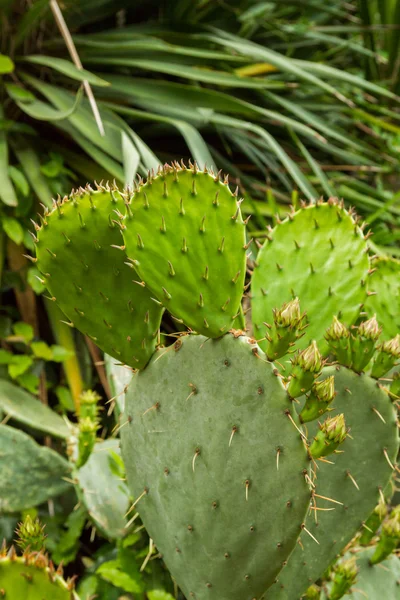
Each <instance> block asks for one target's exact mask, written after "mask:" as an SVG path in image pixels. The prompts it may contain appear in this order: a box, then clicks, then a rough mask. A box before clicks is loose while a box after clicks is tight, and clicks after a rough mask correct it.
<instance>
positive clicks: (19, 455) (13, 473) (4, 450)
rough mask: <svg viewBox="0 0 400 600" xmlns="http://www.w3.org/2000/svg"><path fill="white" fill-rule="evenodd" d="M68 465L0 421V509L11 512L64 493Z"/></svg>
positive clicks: (68, 474)
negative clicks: (0, 423)
mask: <svg viewBox="0 0 400 600" xmlns="http://www.w3.org/2000/svg"><path fill="white" fill-rule="evenodd" d="M68 476H70V466H69V464H68V462H67V461H66V460H65V459H64V458H62V456H60V455H59V454H57V452H55V451H54V450H51V449H50V448H46V447H45V446H39V444H37V443H36V442H35V441H34V440H33V439H32V438H31V437H30V436H29V435H27V434H26V433H23V432H22V431H21V430H19V429H14V427H9V426H7V425H0V489H1V511H2V512H3V513H15V512H19V511H21V510H25V509H27V508H32V507H33V506H38V505H39V504H42V503H43V502H46V500H48V499H49V498H53V497H54V496H58V495H60V494H63V493H65V492H66V491H67V490H68V488H69V487H70V484H68V483H66V481H64V480H63V478H64V477H68Z"/></svg>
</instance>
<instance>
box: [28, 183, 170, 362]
mask: <svg viewBox="0 0 400 600" xmlns="http://www.w3.org/2000/svg"><path fill="white" fill-rule="evenodd" d="M124 202H125V198H124V196H123V194H122V193H121V192H119V191H118V190H117V189H114V188H113V187H110V186H106V187H99V189H98V190H96V191H93V190H92V189H91V188H90V187H86V188H85V189H79V190H78V191H77V192H73V193H72V194H71V195H70V196H69V197H65V198H63V199H62V200H60V201H57V202H55V203H54V208H53V210H52V211H51V212H48V211H46V212H45V214H44V216H43V217H42V220H41V225H37V226H36V236H37V238H36V256H37V259H36V260H37V266H38V268H39V270H40V271H41V273H42V275H43V281H44V283H45V285H46V287H47V288H48V290H49V292H50V295H51V297H52V300H54V301H55V302H57V304H58V305H59V307H60V308H61V310H62V311H63V312H64V314H65V315H67V317H68V319H69V324H70V325H71V326H75V327H76V328H77V329H79V330H80V331H82V332H83V333H85V334H87V335H89V336H90V337H91V338H92V339H93V340H94V341H95V342H96V344H97V345H98V346H99V347H100V348H102V349H103V350H104V351H105V352H107V353H108V354H111V355H112V356H114V357H115V358H117V359H118V360H120V361H121V362H123V363H125V364H128V365H130V366H132V367H134V368H142V367H143V366H144V365H145V364H146V363H147V362H148V360H149V358H150V356H151V355H152V353H153V351H154V349H155V346H156V342H157V334H158V330H159V326H160V320H161V316H162V307H160V306H159V305H158V304H156V303H155V302H153V301H152V300H151V294H150V292H149V291H148V290H147V289H146V287H144V286H143V284H142V282H140V281H138V277H137V276H135V272H134V271H132V269H130V268H129V267H128V266H127V265H126V264H125V263H126V256H125V254H124V252H121V250H119V249H118V248H115V247H113V246H121V245H122V237H121V233H120V228H119V225H118V223H117V218H118V217H117V214H116V213H118V212H120V213H121V211H124Z"/></svg>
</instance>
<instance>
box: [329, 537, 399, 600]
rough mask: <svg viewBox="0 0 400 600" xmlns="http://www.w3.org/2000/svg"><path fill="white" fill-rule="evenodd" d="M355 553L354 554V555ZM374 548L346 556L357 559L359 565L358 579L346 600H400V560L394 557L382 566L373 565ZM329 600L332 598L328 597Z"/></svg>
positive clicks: (354, 550) (357, 549)
mask: <svg viewBox="0 0 400 600" xmlns="http://www.w3.org/2000/svg"><path fill="white" fill-rule="evenodd" d="M353 553H354V554H353ZM373 553H374V547H371V548H365V549H363V550H360V549H359V548H354V549H353V550H352V551H351V553H348V554H346V557H345V558H346V559H349V558H350V557H351V556H353V557H355V559H356V565H357V571H358V572H357V579H356V582H355V583H354V585H353V586H352V588H351V589H350V591H349V593H348V595H346V596H344V598H345V600H365V598H368V599H369V600H378V599H379V598H382V599H383V598H384V599H385V600H398V597H399V581H400V560H399V559H398V558H397V557H396V556H395V555H392V556H390V557H389V558H387V559H386V560H385V562H384V563H382V565H381V566H379V565H375V566H372V565H371V560H370V559H371V557H372V555H373ZM328 600H331V597H330V596H329V595H328Z"/></svg>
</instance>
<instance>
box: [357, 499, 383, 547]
mask: <svg viewBox="0 0 400 600" xmlns="http://www.w3.org/2000/svg"><path fill="white" fill-rule="evenodd" d="M387 512H388V509H387V506H386V502H385V501H382V498H380V500H379V504H377V506H375V508H374V511H373V513H372V514H371V515H370V516H369V517H368V519H367V520H366V521H365V527H364V528H363V530H362V534H361V536H360V540H359V541H360V544H361V546H368V544H369V543H370V541H371V540H372V538H373V537H374V535H375V533H376V532H377V531H378V529H379V527H380V525H381V523H382V521H383V519H384V518H385V517H386V515H387Z"/></svg>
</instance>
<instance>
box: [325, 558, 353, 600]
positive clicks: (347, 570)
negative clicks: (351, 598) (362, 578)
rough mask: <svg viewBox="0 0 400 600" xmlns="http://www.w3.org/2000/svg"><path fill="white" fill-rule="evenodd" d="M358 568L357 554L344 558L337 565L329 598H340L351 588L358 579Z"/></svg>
mask: <svg viewBox="0 0 400 600" xmlns="http://www.w3.org/2000/svg"><path fill="white" fill-rule="evenodd" d="M357 574H358V569H357V564H356V558H355V556H353V557H351V558H348V559H347V560H342V561H341V562H339V564H338V565H337V566H336V567H335V572H334V576H333V585H332V588H331V591H330V594H329V600H339V599H340V598H342V597H343V596H344V595H345V594H346V593H347V592H348V591H349V589H350V588H351V586H352V585H353V583H355V581H356V579H357Z"/></svg>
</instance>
